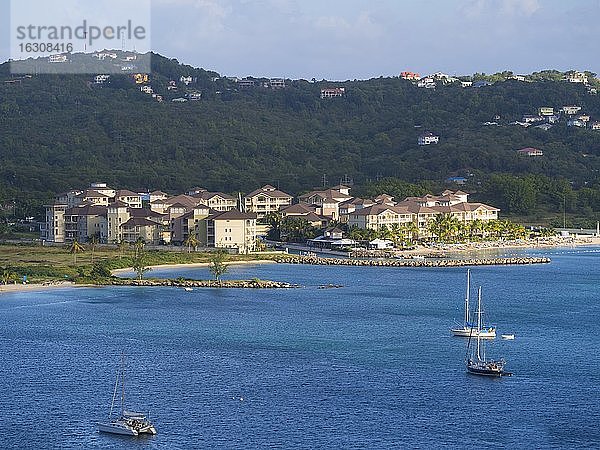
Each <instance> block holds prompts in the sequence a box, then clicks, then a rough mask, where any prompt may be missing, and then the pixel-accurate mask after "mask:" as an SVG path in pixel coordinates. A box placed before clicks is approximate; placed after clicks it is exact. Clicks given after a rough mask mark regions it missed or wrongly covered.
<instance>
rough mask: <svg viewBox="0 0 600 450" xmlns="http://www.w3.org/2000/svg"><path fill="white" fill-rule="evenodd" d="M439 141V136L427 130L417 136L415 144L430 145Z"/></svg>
mask: <svg viewBox="0 0 600 450" xmlns="http://www.w3.org/2000/svg"><path fill="white" fill-rule="evenodd" d="M439 141H440V137H439V136H437V135H435V134H433V133H431V132H428V133H423V134H422V135H420V136H419V138H418V140H417V144H419V145H431V144H437V143H438V142H439Z"/></svg>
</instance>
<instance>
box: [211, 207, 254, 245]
mask: <svg viewBox="0 0 600 450" xmlns="http://www.w3.org/2000/svg"><path fill="white" fill-rule="evenodd" d="M256 217H257V216H256V214H255V213H244V212H240V211H238V210H230V211H225V212H218V213H216V214H213V215H210V216H208V217H207V218H206V226H207V229H206V241H207V244H208V246H209V247H217V248H226V249H231V250H235V251H237V253H249V252H251V251H254V249H255V248H256Z"/></svg>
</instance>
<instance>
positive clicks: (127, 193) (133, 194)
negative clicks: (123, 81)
mask: <svg viewBox="0 0 600 450" xmlns="http://www.w3.org/2000/svg"><path fill="white" fill-rule="evenodd" d="M115 196H116V197H141V195H140V194H138V193H136V192H133V191H128V190H127V189H121V190H118V191H117V193H116V195H115Z"/></svg>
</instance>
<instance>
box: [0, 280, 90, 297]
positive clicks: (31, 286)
mask: <svg viewBox="0 0 600 450" xmlns="http://www.w3.org/2000/svg"><path fill="white" fill-rule="evenodd" d="M75 286H77V287H82V286H86V285H83V284H75V283H73V282H72V281H46V282H44V283H27V284H23V283H17V284H0V294H2V293H3V292H21V291H46V290H49V289H61V288H68V287H75Z"/></svg>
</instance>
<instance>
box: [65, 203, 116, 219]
mask: <svg viewBox="0 0 600 450" xmlns="http://www.w3.org/2000/svg"><path fill="white" fill-rule="evenodd" d="M106 211H107V207H106V206H100V205H94V204H89V203H84V204H83V205H79V206H74V207H73V208H68V209H66V210H65V215H67V216H105V215H106Z"/></svg>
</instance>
